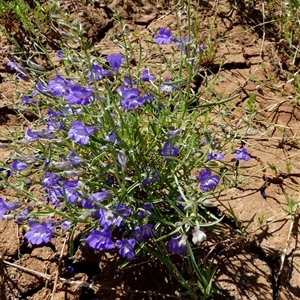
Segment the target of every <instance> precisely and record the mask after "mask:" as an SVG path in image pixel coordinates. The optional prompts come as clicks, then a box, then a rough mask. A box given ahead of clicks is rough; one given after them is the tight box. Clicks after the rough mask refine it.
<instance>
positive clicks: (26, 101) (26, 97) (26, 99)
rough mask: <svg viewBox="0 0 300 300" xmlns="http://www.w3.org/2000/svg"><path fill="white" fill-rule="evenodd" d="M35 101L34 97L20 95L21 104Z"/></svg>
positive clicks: (34, 102)
mask: <svg viewBox="0 0 300 300" xmlns="http://www.w3.org/2000/svg"><path fill="white" fill-rule="evenodd" d="M36 103H37V101H36V100H34V99H32V98H30V97H29V96H26V95H25V96H23V97H22V104H23V105H24V104H36Z"/></svg>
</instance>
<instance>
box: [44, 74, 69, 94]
mask: <svg viewBox="0 0 300 300" xmlns="http://www.w3.org/2000/svg"><path fill="white" fill-rule="evenodd" d="M73 85H74V83H72V82H70V81H68V80H66V79H65V78H63V77H62V76H60V75H58V74H56V79H55V80H50V81H49V83H48V88H49V90H50V91H51V93H52V94H53V95H54V96H56V97H62V96H64V95H66V94H67V93H68V92H69V90H70V88H71V87H72V86H73Z"/></svg>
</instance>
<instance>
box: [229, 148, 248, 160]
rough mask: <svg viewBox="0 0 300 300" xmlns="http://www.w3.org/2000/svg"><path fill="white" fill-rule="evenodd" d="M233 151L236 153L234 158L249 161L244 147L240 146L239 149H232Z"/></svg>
mask: <svg viewBox="0 0 300 300" xmlns="http://www.w3.org/2000/svg"><path fill="white" fill-rule="evenodd" d="M233 153H236V154H237V155H236V157H235V158H234V159H235V160H243V161H249V160H250V158H251V157H250V155H249V153H248V151H247V149H246V148H245V147H241V148H240V149H237V150H235V151H233Z"/></svg>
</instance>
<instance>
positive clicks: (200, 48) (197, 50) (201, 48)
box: [195, 44, 205, 54]
mask: <svg viewBox="0 0 300 300" xmlns="http://www.w3.org/2000/svg"><path fill="white" fill-rule="evenodd" d="M204 49H205V44H201V46H200V47H198V48H197V49H196V50H195V54H198V53H201V52H204Z"/></svg>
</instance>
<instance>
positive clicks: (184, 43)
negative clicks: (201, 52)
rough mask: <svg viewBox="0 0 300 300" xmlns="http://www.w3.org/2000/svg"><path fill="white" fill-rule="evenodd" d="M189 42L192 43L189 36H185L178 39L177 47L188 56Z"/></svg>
mask: <svg viewBox="0 0 300 300" xmlns="http://www.w3.org/2000/svg"><path fill="white" fill-rule="evenodd" d="M189 42H190V37H189V36H185V37H181V38H179V39H177V43H176V45H177V46H178V48H179V49H180V50H182V51H183V52H184V53H185V55H188V52H189Z"/></svg>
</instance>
